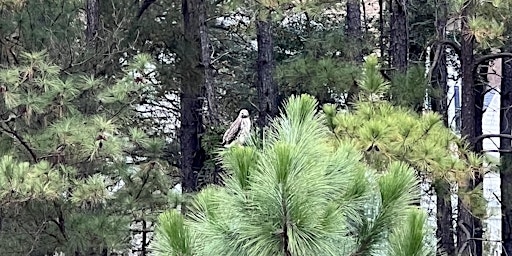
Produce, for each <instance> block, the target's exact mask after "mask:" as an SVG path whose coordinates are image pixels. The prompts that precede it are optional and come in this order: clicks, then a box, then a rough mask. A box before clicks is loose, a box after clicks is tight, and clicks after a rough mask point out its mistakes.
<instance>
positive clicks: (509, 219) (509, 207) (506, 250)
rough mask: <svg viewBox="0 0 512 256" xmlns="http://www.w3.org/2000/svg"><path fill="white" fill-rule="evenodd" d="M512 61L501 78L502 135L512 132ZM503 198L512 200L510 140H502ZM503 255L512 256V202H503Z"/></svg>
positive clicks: (507, 62)
mask: <svg viewBox="0 0 512 256" xmlns="http://www.w3.org/2000/svg"><path fill="white" fill-rule="evenodd" d="M510 61H512V59H503V61H502V63H503V64H502V72H501V73H502V78H501V108H500V133H502V134H507V135H510V134H511V132H512V123H511V122H512V110H511V109H510V107H511V106H512V63H511V62H510ZM500 150H501V151H502V152H501V153H500V154H501V165H500V179H501V198H505V199H507V198H512V146H511V139H510V138H503V137H501V138H500ZM501 216H502V221H501V237H502V241H503V253H502V255H512V200H501Z"/></svg>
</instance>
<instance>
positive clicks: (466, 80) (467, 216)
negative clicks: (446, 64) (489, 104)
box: [457, 1, 483, 255]
mask: <svg viewBox="0 0 512 256" xmlns="http://www.w3.org/2000/svg"><path fill="white" fill-rule="evenodd" d="M473 8H474V7H473V3H472V1H468V2H466V8H464V9H463V12H462V17H463V19H462V45H461V57H460V61H461V67H462V106H461V116H462V129H461V134H462V136H463V137H466V139H467V140H468V142H469V145H470V148H471V149H472V150H473V151H475V152H481V151H482V142H481V141H477V137H478V136H480V135H481V134H482V105H483V98H482V97H481V95H482V94H481V93H482V85H479V86H475V83H474V74H473V66H474V56H473V50H474V37H472V36H471V31H470V28H469V25H468V19H467V17H468V16H470V15H472V13H473ZM482 181H483V177H482V176H481V175H480V174H478V173H476V174H475V179H474V180H471V181H470V182H469V183H468V184H469V186H468V188H467V189H468V190H471V189H473V188H474V187H476V186H477V185H478V184H480V183H481V182H482ZM459 189H460V188H459ZM458 209H459V211H458V220H457V228H458V229H457V241H458V242H457V250H458V252H459V253H461V255H482V240H481V239H482V232H483V230H482V223H481V221H480V220H479V219H477V218H475V217H473V216H472V215H471V213H470V211H469V209H468V208H467V206H465V205H463V203H462V201H461V200H460V199H459V204H458ZM468 236H469V237H468Z"/></svg>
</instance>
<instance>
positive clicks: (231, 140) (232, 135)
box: [222, 109, 251, 148]
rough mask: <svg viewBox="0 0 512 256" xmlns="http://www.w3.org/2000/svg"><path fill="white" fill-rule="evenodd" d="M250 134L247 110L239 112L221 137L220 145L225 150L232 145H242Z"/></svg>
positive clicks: (249, 120)
mask: <svg viewBox="0 0 512 256" xmlns="http://www.w3.org/2000/svg"><path fill="white" fill-rule="evenodd" d="M250 132H251V119H250V118H249V111H247V109H242V110H240V113H238V117H237V118H236V120H235V121H234V122H233V123H232V124H231V126H229V129H228V130H227V131H226V132H225V133H224V136H223V137H222V145H223V146H224V147H226V148H229V147H231V146H233V145H234V144H238V145H243V144H244V143H245V142H246V141H247V139H248V138H249V135H250Z"/></svg>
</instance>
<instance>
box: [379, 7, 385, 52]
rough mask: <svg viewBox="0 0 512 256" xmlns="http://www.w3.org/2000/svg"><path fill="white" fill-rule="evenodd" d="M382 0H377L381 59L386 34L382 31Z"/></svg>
mask: <svg viewBox="0 0 512 256" xmlns="http://www.w3.org/2000/svg"><path fill="white" fill-rule="evenodd" d="M384 23H385V21H384V0H379V49H380V55H381V58H382V60H384V55H385V54H384V53H385V51H386V47H385V45H384V37H385V35H386V33H385V31H384Z"/></svg>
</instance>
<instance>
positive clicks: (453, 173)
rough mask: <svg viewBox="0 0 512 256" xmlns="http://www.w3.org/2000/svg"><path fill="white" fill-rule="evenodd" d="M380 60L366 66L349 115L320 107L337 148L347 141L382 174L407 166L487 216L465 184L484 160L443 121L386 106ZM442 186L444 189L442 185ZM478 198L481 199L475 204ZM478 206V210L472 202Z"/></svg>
mask: <svg viewBox="0 0 512 256" xmlns="http://www.w3.org/2000/svg"><path fill="white" fill-rule="evenodd" d="M377 67H378V59H377V57H376V56H374V55H372V56H369V57H368V58H367V60H366V62H365V68H364V73H363V78H364V79H362V80H361V81H360V83H359V85H360V88H361V94H360V97H361V98H360V101H358V102H356V104H355V109H354V110H353V111H347V110H337V109H336V106H335V105H332V104H327V105H324V106H323V110H324V113H326V116H327V118H328V124H329V126H330V128H331V129H332V130H333V131H334V134H335V137H336V138H337V139H338V140H339V141H340V143H346V142H347V141H351V142H352V143H353V144H354V145H356V147H357V148H358V149H359V150H360V151H361V152H362V153H363V154H364V158H365V160H366V162H367V163H368V164H369V165H370V166H372V167H374V168H376V169H382V168H383V167H385V166H387V165H389V164H390V163H391V162H393V161H401V162H405V163H407V164H409V165H410V166H411V167H412V168H414V169H415V170H416V171H417V172H418V174H420V175H422V176H427V177H429V178H430V180H432V181H434V183H436V181H437V180H444V181H447V183H448V184H457V185H458V186H459V196H461V198H463V201H464V202H465V203H466V204H467V205H468V206H469V207H470V208H471V209H472V211H473V213H474V214H477V215H478V216H480V217H483V216H484V215H485V205H486V204H485V200H484V199H483V197H482V196H480V197H477V196H475V193H477V194H478V192H477V190H476V189H475V190H471V191H466V189H465V188H467V185H468V184H466V182H465V181H466V180H468V178H469V177H472V175H474V174H475V173H476V172H478V171H482V170H483V168H484V166H483V163H484V160H485V159H484V156H478V155H477V154H475V153H473V152H471V151H469V150H468V149H467V147H466V144H465V142H464V140H461V139H460V138H458V137H457V135H456V134H455V133H453V132H452V131H451V130H450V129H449V128H447V127H445V126H444V125H443V122H442V119H441V116H440V115H438V114H436V113H432V112H425V113H422V114H419V113H417V112H415V111H412V110H411V109H410V108H405V107H402V106H395V105H393V104H392V103H390V102H389V101H387V100H385V96H384V95H385V94H386V93H387V91H388V89H389V84H388V83H386V82H384V80H383V78H382V77H381V75H380V73H379V72H378V71H377V70H378V68H377ZM443 184H446V183H445V182H443ZM476 198H480V199H479V200H477V199H476ZM477 201H478V202H479V203H478V204H476V203H473V202H477Z"/></svg>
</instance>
